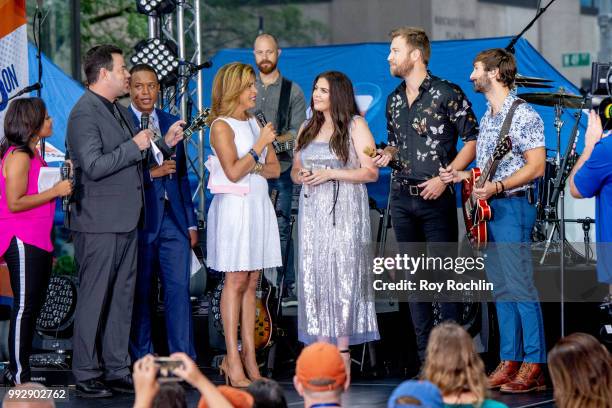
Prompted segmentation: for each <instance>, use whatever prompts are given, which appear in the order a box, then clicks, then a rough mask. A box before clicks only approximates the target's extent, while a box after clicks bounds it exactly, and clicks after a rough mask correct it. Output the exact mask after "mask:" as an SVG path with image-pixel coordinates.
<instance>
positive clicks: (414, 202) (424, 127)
mask: <svg viewBox="0 0 612 408" xmlns="http://www.w3.org/2000/svg"><path fill="white" fill-rule="evenodd" d="M391 39H392V41H391V47H390V53H389V56H388V58H387V60H388V61H389V67H390V71H391V74H392V75H394V76H396V77H398V78H401V79H403V81H402V83H401V84H400V85H399V86H398V87H397V88H396V89H395V90H394V91H393V92H392V93H391V94H390V95H389V97H388V98H387V134H388V140H389V145H390V146H392V147H395V148H396V149H397V150H398V152H397V154H396V156H397V157H396V158H395V159H396V160H397V161H399V162H400V163H401V165H402V166H403V167H404V169H403V170H401V171H398V170H394V171H393V174H392V176H393V183H392V188H391V190H392V191H391V197H390V200H391V214H392V216H393V227H394V230H395V236H396V238H397V242H398V243H399V244H400V251H401V252H404V253H406V252H410V249H409V247H410V246H409V245H407V244H409V243H414V242H445V243H448V242H457V238H458V228H457V204H456V200H455V195H454V190H453V186H452V185H448V184H445V183H444V182H442V180H441V179H440V177H439V176H438V172H439V169H440V168H441V167H447V166H449V165H451V166H452V167H453V168H455V169H461V170H462V169H464V168H465V167H466V166H467V165H468V164H469V163H471V162H472V160H474V156H475V151H476V136H477V134H478V122H477V120H476V117H475V115H474V112H473V111H472V108H471V103H470V102H469V101H468V100H467V98H466V97H465V95H464V93H463V91H462V90H461V88H459V87H458V86H457V85H455V84H453V83H450V82H448V81H446V80H443V79H440V78H438V77H435V76H433V75H432V74H431V73H430V72H429V71H428V70H427V64H428V62H429V57H430V54H431V49H430V45H429V39H428V38H427V34H426V33H425V31H423V30H422V29H420V28H414V27H403V28H399V29H397V30H394V31H393V32H391ZM458 135H460V136H461V138H462V140H463V143H464V145H463V148H462V149H461V151H459V153H457V139H458ZM390 150H393V149H389V148H387V149H386V150H385V151H380V152H379V153H380V155H378V156H377V157H376V158H375V163H376V164H377V165H378V166H380V167H384V166H387V165H388V164H389V161H390V160H391V156H392V154H391V153H390ZM412 249H414V248H412ZM447 249H448V248H447ZM436 250H437V251H436ZM437 252H443V251H442V250H441V248H440V246H438V248H435V247H433V246H431V247H430V249H429V251H428V255H429V256H448V255H449V254H448V253H442V254H440V253H437ZM421 300H422V299H421ZM440 306H441V318H442V320H447V319H451V320H457V317H458V316H459V311H460V304H459V303H451V302H446V303H441V304H440ZM410 315H411V317H412V322H413V325H414V329H415V334H416V340H417V348H418V354H419V358H420V360H421V362H422V361H424V359H425V349H426V347H427V340H428V339H429V333H430V331H431V329H432V326H433V320H434V315H433V307H432V304H431V302H411V303H410Z"/></svg>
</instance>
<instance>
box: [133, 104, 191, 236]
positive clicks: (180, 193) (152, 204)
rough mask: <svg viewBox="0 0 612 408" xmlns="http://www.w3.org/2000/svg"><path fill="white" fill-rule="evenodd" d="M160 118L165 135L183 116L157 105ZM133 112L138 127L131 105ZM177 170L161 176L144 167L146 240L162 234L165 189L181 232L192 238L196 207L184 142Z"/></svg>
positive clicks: (180, 145) (143, 231)
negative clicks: (154, 174)
mask: <svg viewBox="0 0 612 408" xmlns="http://www.w3.org/2000/svg"><path fill="white" fill-rule="evenodd" d="M155 112H156V113H157V117H158V118H159V127H160V130H161V133H162V135H165V134H166V132H167V131H168V129H169V128H170V126H171V125H172V124H173V123H174V122H176V121H177V120H179V119H180V118H178V117H177V116H174V115H171V114H169V113H167V112H164V111H162V110H159V109H155ZM130 113H131V114H132V119H133V120H134V123H135V125H136V127H137V128H140V123H139V121H138V117H137V116H136V114H135V113H134V111H133V110H132V107H131V106H130ZM174 160H175V161H176V173H174V174H173V175H172V178H170V177H168V176H165V177H158V178H154V179H152V178H151V175H150V174H149V169H148V168H145V169H144V171H143V184H144V191H145V194H144V195H145V206H146V208H147V211H146V212H145V214H146V216H145V223H144V228H143V229H141V230H140V231H139V238H140V239H141V240H144V242H146V243H147V244H148V243H151V242H153V240H155V238H157V235H158V234H159V229H160V227H161V223H162V217H163V216H164V205H165V203H164V200H165V198H164V191H166V192H167V193H168V200H169V201H170V208H171V209H172V214H173V215H174V217H175V220H176V222H177V224H178V226H179V228H180V230H181V233H183V234H184V235H185V237H187V239H189V232H188V229H189V227H194V226H197V225H198V224H197V220H196V216H195V212H194V210H193V202H192V201H191V188H190V187H189V179H188V178H187V159H186V156H185V147H184V145H183V143H182V142H179V143H178V144H177V145H176V158H175V159H174Z"/></svg>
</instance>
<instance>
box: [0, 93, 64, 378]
mask: <svg viewBox="0 0 612 408" xmlns="http://www.w3.org/2000/svg"><path fill="white" fill-rule="evenodd" d="M51 127H52V123H51V118H50V117H49V116H48V114H47V108H46V107H45V104H44V102H43V101H42V99H40V98H23V99H16V100H14V101H13V102H11V105H10V106H9V108H8V110H7V112H6V116H5V118H4V136H5V139H4V140H2V144H0V159H1V166H0V170H1V172H0V257H4V260H5V261H6V264H7V266H8V270H9V275H10V279H11V289H12V291H13V309H12V313H11V324H10V330H9V354H10V365H9V372H7V373H5V376H6V377H8V378H7V379H8V380H9V382H12V383H16V384H21V383H25V382H28V381H30V364H29V358H30V348H31V346H32V336H33V333H34V328H35V325H36V318H37V316H38V312H39V310H40V307H41V305H42V299H43V298H44V295H45V290H46V288H47V285H48V283H49V276H50V274H51V261H52V257H51V253H52V251H53V244H52V243H51V228H52V226H53V214H54V212H55V199H56V198H57V197H62V196H65V195H69V194H70V193H71V192H72V185H71V183H70V181H67V180H65V181H60V182H58V183H57V184H56V185H55V186H53V187H52V188H51V189H49V190H47V191H43V192H39V191H38V175H39V173H40V169H41V167H45V166H46V165H47V164H46V163H45V162H44V160H43V159H42V158H41V157H40V155H39V153H38V151H37V149H36V145H37V144H38V142H39V140H40V139H42V138H44V137H49V136H51Z"/></svg>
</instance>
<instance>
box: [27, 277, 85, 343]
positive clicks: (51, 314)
mask: <svg viewBox="0 0 612 408" xmlns="http://www.w3.org/2000/svg"><path fill="white" fill-rule="evenodd" d="M76 301H77V290H76V285H75V284H74V282H73V280H72V279H71V278H70V277H68V276H53V277H52V278H51V279H50V280H49V286H48V287H47V295H46V297H45V303H44V304H43V306H42V308H41V309H40V314H39V315H38V319H37V320H36V330H38V331H40V332H46V333H49V332H52V334H57V333H58V332H62V331H64V330H66V329H68V328H69V327H70V326H71V325H72V322H73V320H74V312H75V308H76Z"/></svg>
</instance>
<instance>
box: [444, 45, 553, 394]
mask: <svg viewBox="0 0 612 408" xmlns="http://www.w3.org/2000/svg"><path fill="white" fill-rule="evenodd" d="M515 77H516V61H515V59H514V56H513V55H512V54H511V53H509V52H507V51H505V50H503V49H500V48H496V49H491V50H486V51H482V52H481V53H479V54H478V55H477V56H476V58H475V59H474V70H473V71H472V74H471V75H470V80H471V81H472V82H473V83H474V89H475V91H476V92H480V93H483V94H484V95H485V97H486V98H487V101H488V109H487V111H486V113H485V115H484V117H483V118H482V120H481V121H480V133H479V135H478V141H477V143H476V161H477V164H478V166H479V167H480V168H483V167H484V166H485V165H486V163H487V161H488V160H489V159H490V158H491V156H492V155H493V151H494V150H495V146H496V145H497V143H498V141H499V139H500V132H501V130H502V124H503V123H504V120H505V119H506V116H507V115H508V112H509V111H510V110H511V107H512V106H513V105H514V106H515V109H516V110H515V112H514V116H512V122H511V125H510V129H509V132H508V133H509V135H510V140H511V142H512V149H511V151H510V153H508V154H507V155H506V156H504V158H503V159H502V160H501V162H500V164H499V167H498V168H497V170H496V171H495V173H494V175H493V177H492V179H491V180H490V181H487V182H486V183H485V184H484V186H483V187H482V188H475V189H474V194H475V196H476V197H477V198H479V199H483V200H488V201H489V205H490V206H491V209H492V211H493V218H492V220H491V221H489V222H488V223H487V227H488V228H487V229H488V231H487V232H488V238H489V241H492V242H493V243H492V244H490V245H489V248H488V249H487V257H486V260H485V266H486V271H487V277H488V278H489V280H490V281H491V282H492V283H493V285H494V289H493V293H494V296H495V299H496V309H497V318H498V319H497V320H498V322H499V332H500V336H499V337H500V359H501V362H500V364H499V365H498V367H497V368H496V369H495V371H493V373H492V374H491V375H490V376H489V387H490V388H500V390H501V391H502V392H509V393H523V392H530V391H535V390H541V389H544V388H545V381H544V369H543V364H544V363H546V342H545V341H544V325H543V321H542V311H541V309H540V303H539V301H538V292H537V290H536V288H535V285H534V283H533V266H532V263H531V253H530V245H529V242H530V241H531V231H532V229H533V225H534V223H535V219H536V209H535V207H534V205H533V204H532V200H530V193H531V191H532V189H531V188H530V186H531V183H532V182H533V180H534V179H535V178H537V177H541V176H542V175H543V174H544V167H545V161H546V150H545V146H544V124H543V122H542V119H541V118H540V116H539V115H538V114H537V112H536V111H535V110H534V109H533V108H532V107H531V106H529V105H528V104H527V103H525V101H523V100H520V99H518V98H517V97H516V96H515V95H514V94H513V93H511V92H510V90H511V89H512V88H513V87H514V80H515ZM440 177H441V178H442V180H444V181H446V182H450V181H454V182H458V181H461V180H464V179H467V178H469V177H471V174H470V173H469V172H466V171H459V172H458V171H456V170H453V169H452V168H450V167H449V168H447V169H443V170H441V172H440Z"/></svg>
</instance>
